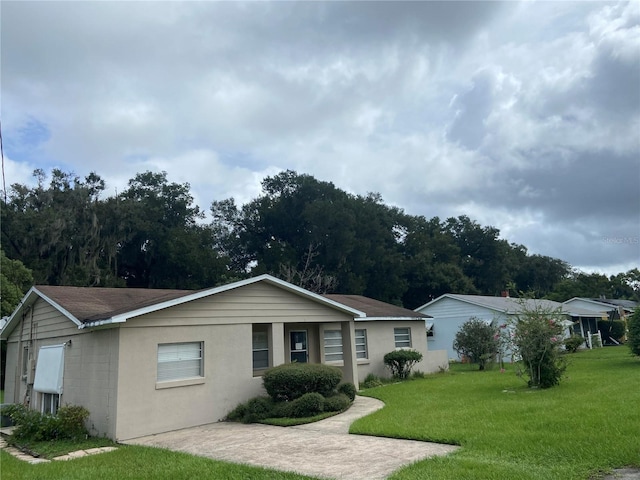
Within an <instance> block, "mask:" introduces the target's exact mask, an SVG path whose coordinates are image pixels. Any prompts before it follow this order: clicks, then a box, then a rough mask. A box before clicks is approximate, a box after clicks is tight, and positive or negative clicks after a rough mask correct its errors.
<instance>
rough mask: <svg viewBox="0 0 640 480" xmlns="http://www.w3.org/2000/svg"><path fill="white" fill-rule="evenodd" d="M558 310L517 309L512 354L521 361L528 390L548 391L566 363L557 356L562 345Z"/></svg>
mask: <svg viewBox="0 0 640 480" xmlns="http://www.w3.org/2000/svg"><path fill="white" fill-rule="evenodd" d="M563 319H564V315H563V314H562V309H561V308H559V309H557V310H553V309H549V308H546V307H544V306H543V305H542V304H541V303H538V304H536V305H535V306H534V307H530V306H527V305H525V304H524V303H523V304H522V306H521V310H520V313H518V314H517V315H516V317H515V321H514V324H513V325H512V328H513V345H512V351H513V352H514V354H515V356H516V357H518V356H519V357H520V358H521V359H522V363H523V365H524V374H525V375H526V376H528V377H529V380H528V382H527V384H528V385H529V386H530V387H536V388H537V387H539V388H549V387H553V386H554V385H558V384H559V383H560V378H561V377H562V374H563V373H564V370H565V369H566V362H565V361H564V359H563V358H562V357H561V355H560V349H561V347H562V345H563V331H564V328H563V326H562V320H563Z"/></svg>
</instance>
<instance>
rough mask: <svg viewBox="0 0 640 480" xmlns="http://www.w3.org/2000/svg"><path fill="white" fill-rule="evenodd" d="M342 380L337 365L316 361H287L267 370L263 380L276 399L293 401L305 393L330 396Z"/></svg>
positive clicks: (270, 393)
mask: <svg viewBox="0 0 640 480" xmlns="http://www.w3.org/2000/svg"><path fill="white" fill-rule="evenodd" d="M340 380H342V371H341V370H340V369H339V368H337V367H332V366H329V365H321V364H315V363H287V364H284V365H279V366H277V367H273V368H271V369H269V370H267V371H266V372H265V373H264V375H263V377H262V382H263V384H264V388H265V390H266V391H267V393H268V394H269V396H270V397H271V398H273V399H274V400H275V401H277V402H279V401H292V400H295V399H297V398H300V397H302V396H303V395H304V394H305V393H319V394H320V395H321V396H329V395H331V394H332V393H333V391H334V390H335V388H336V387H337V386H338V384H339V383H340Z"/></svg>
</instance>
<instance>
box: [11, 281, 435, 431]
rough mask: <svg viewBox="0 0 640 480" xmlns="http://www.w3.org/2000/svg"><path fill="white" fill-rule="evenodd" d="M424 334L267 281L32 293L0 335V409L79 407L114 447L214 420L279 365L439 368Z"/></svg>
mask: <svg viewBox="0 0 640 480" xmlns="http://www.w3.org/2000/svg"><path fill="white" fill-rule="evenodd" d="M363 308H364V307H363ZM425 337H426V333H425V321H424V316H421V315H420V316H418V315H416V314H415V313H414V314H413V316H412V317H411V318H403V317H397V316H396V317H395V318H392V316H390V315H387V316H384V315H383V316H380V317H369V316H368V315H367V313H366V311H362V310H360V309H358V308H354V307H352V306H349V305H347V304H344V303H341V302H339V301H336V300H335V299H333V298H331V297H330V296H321V295H318V294H315V293H312V292H310V291H308V290H305V289H302V288H300V287H297V286H295V285H292V284H290V283H287V282H284V281H282V280H279V279H277V278H274V277H271V276H269V275H262V276H258V277H254V278H251V279H248V280H243V281H239V282H235V283H231V284H228V285H224V286H220V287H216V288H210V289H205V290H200V291H185V290H152V289H127V288H83V287H66V286H35V287H33V288H31V289H30V290H29V292H28V293H27V294H26V295H25V297H24V298H23V299H22V301H21V302H20V305H19V306H18V307H17V308H16V310H15V311H14V312H13V314H12V315H11V317H10V318H9V320H8V322H7V323H6V325H5V327H4V328H3V329H2V331H1V332H0V338H2V339H4V340H7V361H6V382H5V402H7V403H12V402H13V403H23V404H26V405H29V406H30V407H31V408H34V409H38V410H40V411H42V412H51V413H53V412H55V411H56V410H57V408H58V406H60V405H63V404H73V405H82V406H84V407H85V408H87V409H88V410H89V412H90V417H89V420H88V427H89V430H90V432H91V433H92V434H94V435H104V436H107V437H109V438H112V439H114V440H118V441H119V440H127V439H131V438H135V437H139V436H143V435H150V434H155V433H160V432H165V431H170V430H176V429H181V428H186V427H191V426H196V425H202V424H206V423H211V422H216V421H219V420H221V419H223V418H224V417H225V415H226V414H227V413H228V412H229V411H230V410H232V409H233V408H234V407H235V406H236V405H237V404H238V403H240V402H243V401H246V400H247V399H249V398H251V397H253V396H256V395H260V394H262V393H264V390H263V386H262V378H261V374H262V373H263V372H264V371H265V370H266V369H267V368H269V367H271V366H275V365H279V364H282V363H287V362H293V361H296V362H314V363H329V364H333V365H336V366H339V367H340V368H341V369H342V371H343V378H344V380H345V381H351V382H353V383H355V384H356V386H357V385H358V379H363V378H364V377H365V376H366V375H367V373H368V372H375V373H377V374H380V375H382V374H383V373H384V367H383V366H381V365H380V363H381V358H382V357H381V356H382V355H384V353H387V352H389V351H392V350H393V349H396V348H407V347H411V348H414V349H416V350H418V351H420V352H421V353H423V355H424V356H425V360H423V362H421V364H419V365H417V366H416V368H417V369H419V370H422V371H425V372H429V371H437V370H438V367H437V366H436V365H435V364H434V363H433V362H431V363H429V361H428V360H427V357H428V356H427V349H426V347H427V346H426V341H425V340H424V339H425Z"/></svg>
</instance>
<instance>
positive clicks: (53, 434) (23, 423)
mask: <svg viewBox="0 0 640 480" xmlns="http://www.w3.org/2000/svg"><path fill="white" fill-rule="evenodd" d="M2 414H3V415H7V416H9V418H11V420H12V421H13V423H14V424H15V425H16V428H15V429H14V430H13V433H12V439H13V441H15V442H23V441H48V440H66V439H69V440H74V439H80V438H82V437H84V436H85V435H87V429H86V427H85V425H84V422H85V420H86V419H87V418H88V417H89V411H88V410H87V409H86V408H84V407H80V406H77V405H65V406H63V407H60V408H59V409H58V413H57V414H56V415H49V414H42V413H40V412H37V411H35V410H31V409H29V408H27V407H25V406H23V405H7V406H6V407H3V409H2Z"/></svg>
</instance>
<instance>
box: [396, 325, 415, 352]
mask: <svg viewBox="0 0 640 480" xmlns="http://www.w3.org/2000/svg"><path fill="white" fill-rule="evenodd" d="M393 336H394V339H395V342H396V348H411V329H410V328H394V329H393Z"/></svg>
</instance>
